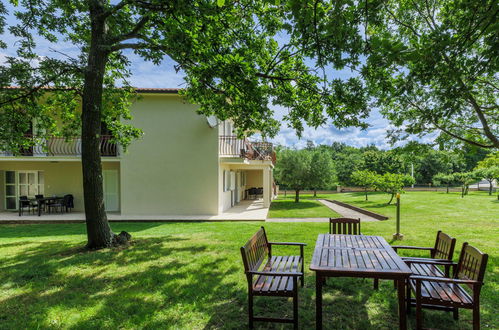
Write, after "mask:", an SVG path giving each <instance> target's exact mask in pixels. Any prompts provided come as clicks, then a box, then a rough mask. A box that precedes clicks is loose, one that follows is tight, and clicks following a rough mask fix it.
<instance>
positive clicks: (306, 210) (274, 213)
mask: <svg viewBox="0 0 499 330" xmlns="http://www.w3.org/2000/svg"><path fill="white" fill-rule="evenodd" d="M268 216H269V218H328V217H331V218H334V217H338V216H339V214H338V213H336V212H334V211H333V210H331V209H330V208H328V207H326V206H324V205H323V204H322V203H320V202H318V201H316V200H313V199H301V200H300V201H299V202H298V203H295V199H294V197H288V198H284V197H279V198H278V199H276V200H274V201H273V202H272V205H271V206H270V210H269V215H268Z"/></svg>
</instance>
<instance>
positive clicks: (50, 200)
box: [19, 194, 74, 216]
mask: <svg viewBox="0 0 499 330" xmlns="http://www.w3.org/2000/svg"><path fill="white" fill-rule="evenodd" d="M73 208H74V197H73V195H71V194H67V195H64V196H50V197H45V196H43V195H35V198H28V196H20V197H19V216H22V215H23V213H24V211H25V210H27V211H28V214H30V213H33V214H35V211H36V212H37V213H38V216H41V214H42V211H45V212H48V213H51V212H52V211H55V212H57V211H59V212H60V213H62V212H64V211H65V212H70V211H71V210H72V209H73Z"/></svg>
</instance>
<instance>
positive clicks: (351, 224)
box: [329, 218, 379, 290]
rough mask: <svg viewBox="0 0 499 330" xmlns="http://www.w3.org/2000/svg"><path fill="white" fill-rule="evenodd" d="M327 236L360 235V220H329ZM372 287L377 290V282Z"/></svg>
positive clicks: (376, 280) (375, 280)
mask: <svg viewBox="0 0 499 330" xmlns="http://www.w3.org/2000/svg"><path fill="white" fill-rule="evenodd" d="M329 234H342V235H362V233H361V231H360V218H359V219H353V218H329ZM373 287H374V289H375V290H378V287H379V280H378V279H377V278H375V279H374V283H373Z"/></svg>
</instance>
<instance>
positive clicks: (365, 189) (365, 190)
mask: <svg viewBox="0 0 499 330" xmlns="http://www.w3.org/2000/svg"><path fill="white" fill-rule="evenodd" d="M364 192H365V193H366V201H367V188H364Z"/></svg>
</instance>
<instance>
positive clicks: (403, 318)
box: [397, 279, 407, 330]
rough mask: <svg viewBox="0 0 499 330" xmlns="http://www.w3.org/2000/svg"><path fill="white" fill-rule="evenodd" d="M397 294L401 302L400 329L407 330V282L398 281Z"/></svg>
mask: <svg viewBox="0 0 499 330" xmlns="http://www.w3.org/2000/svg"><path fill="white" fill-rule="evenodd" d="M397 291H398V292H397V293H398V300H399V329H401V330H406V329H407V314H406V309H405V280H404V279H399V280H397Z"/></svg>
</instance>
